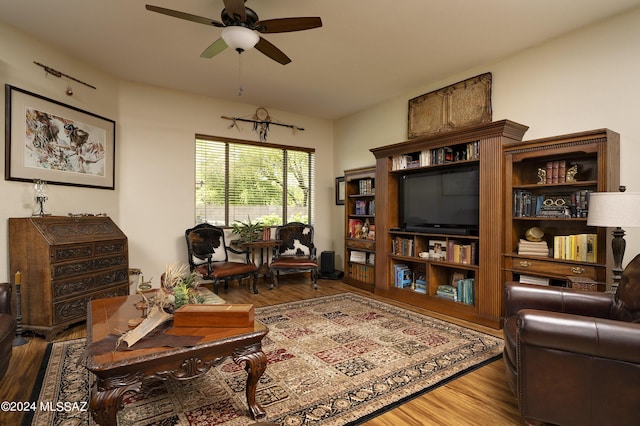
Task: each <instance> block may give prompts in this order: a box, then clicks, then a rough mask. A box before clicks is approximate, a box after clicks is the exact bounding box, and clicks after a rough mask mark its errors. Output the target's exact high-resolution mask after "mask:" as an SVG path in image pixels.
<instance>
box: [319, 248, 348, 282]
mask: <svg viewBox="0 0 640 426" xmlns="http://www.w3.org/2000/svg"><path fill="white" fill-rule="evenodd" d="M343 275H344V272H342V271H336V253H335V252H334V251H323V252H322V253H320V278H324V279H327V280H337V279H339V278H342V276H343Z"/></svg>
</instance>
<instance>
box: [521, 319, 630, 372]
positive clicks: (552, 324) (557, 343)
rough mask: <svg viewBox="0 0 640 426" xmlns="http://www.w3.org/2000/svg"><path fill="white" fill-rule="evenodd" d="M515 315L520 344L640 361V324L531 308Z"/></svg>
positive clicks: (599, 356) (606, 357) (605, 357)
mask: <svg viewBox="0 0 640 426" xmlns="http://www.w3.org/2000/svg"><path fill="white" fill-rule="evenodd" d="M517 315H518V316H517V324H518V335H519V337H518V340H519V343H518V344H519V345H520V346H521V347H522V346H537V347H541V348H545V349H554V350H558V351H563V352H570V353H576V354H582V355H587V356H593V357H598V358H604V359H611V360H617V361H624V362H631V363H635V364H640V350H638V348H640V324H637V323H632V322H625V321H616V320H610V319H604V318H595V317H587V316H580V315H572V314H564V313H558V312H547V311H539V310H534V309H523V310H521V311H520V312H519V313H518V314H517Z"/></svg>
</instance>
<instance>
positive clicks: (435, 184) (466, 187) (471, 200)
mask: <svg viewBox="0 0 640 426" xmlns="http://www.w3.org/2000/svg"><path fill="white" fill-rule="evenodd" d="M479 193H480V167H479V166H478V165H468V166H456V167H452V168H438V169H435V170H428V171H425V172H419V173H409V174H406V175H404V176H403V178H402V180H401V183H400V221H401V223H402V227H403V228H404V229H405V230H407V231H411V232H425V233H451V234H465V235H475V234H477V231H478V225H479V222H480V212H479V210H480V209H479V207H480V200H479Z"/></svg>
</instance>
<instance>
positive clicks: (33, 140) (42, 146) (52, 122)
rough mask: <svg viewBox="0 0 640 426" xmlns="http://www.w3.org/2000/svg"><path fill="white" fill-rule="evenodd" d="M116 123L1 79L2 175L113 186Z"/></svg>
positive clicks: (94, 186)
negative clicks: (2, 124) (2, 101)
mask: <svg viewBox="0 0 640 426" xmlns="http://www.w3.org/2000/svg"><path fill="white" fill-rule="evenodd" d="M115 131H116V123H115V121H113V120H110V119H108V118H104V117H100V116H99V115H96V114H92V113H90V112H88V111H83V110H81V109H79V108H75V107H73V106H70V105H66V104H63V103H62V102H58V101H55V100H53V99H49V98H45V97H44V96H40V95H38V94H35V93H31V92H28V91H26V90H23V89H19V88H17V87H14V86H11V85H9V84H7V85H5V179H6V180H17V181H34V180H36V179H38V180H42V181H46V182H47V183H49V184H58V185H71V186H84V187H90V188H101V189H114V188H115V181H114V168H115Z"/></svg>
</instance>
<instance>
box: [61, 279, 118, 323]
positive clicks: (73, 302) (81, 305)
mask: <svg viewBox="0 0 640 426" xmlns="http://www.w3.org/2000/svg"><path fill="white" fill-rule="evenodd" d="M128 295H129V283H128V282H127V283H126V284H123V285H120V286H116V287H111V288H107V289H104V290H102V291H99V292H94V293H91V294H87V295H85V296H82V297H78V298H76V299H66V300H63V301H61V302H58V303H54V305H53V312H54V324H58V323H62V322H68V321H73V320H75V319H78V320H83V319H85V318H86V317H87V304H88V303H89V301H90V300H92V299H103V298H106V297H113V296H128Z"/></svg>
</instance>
